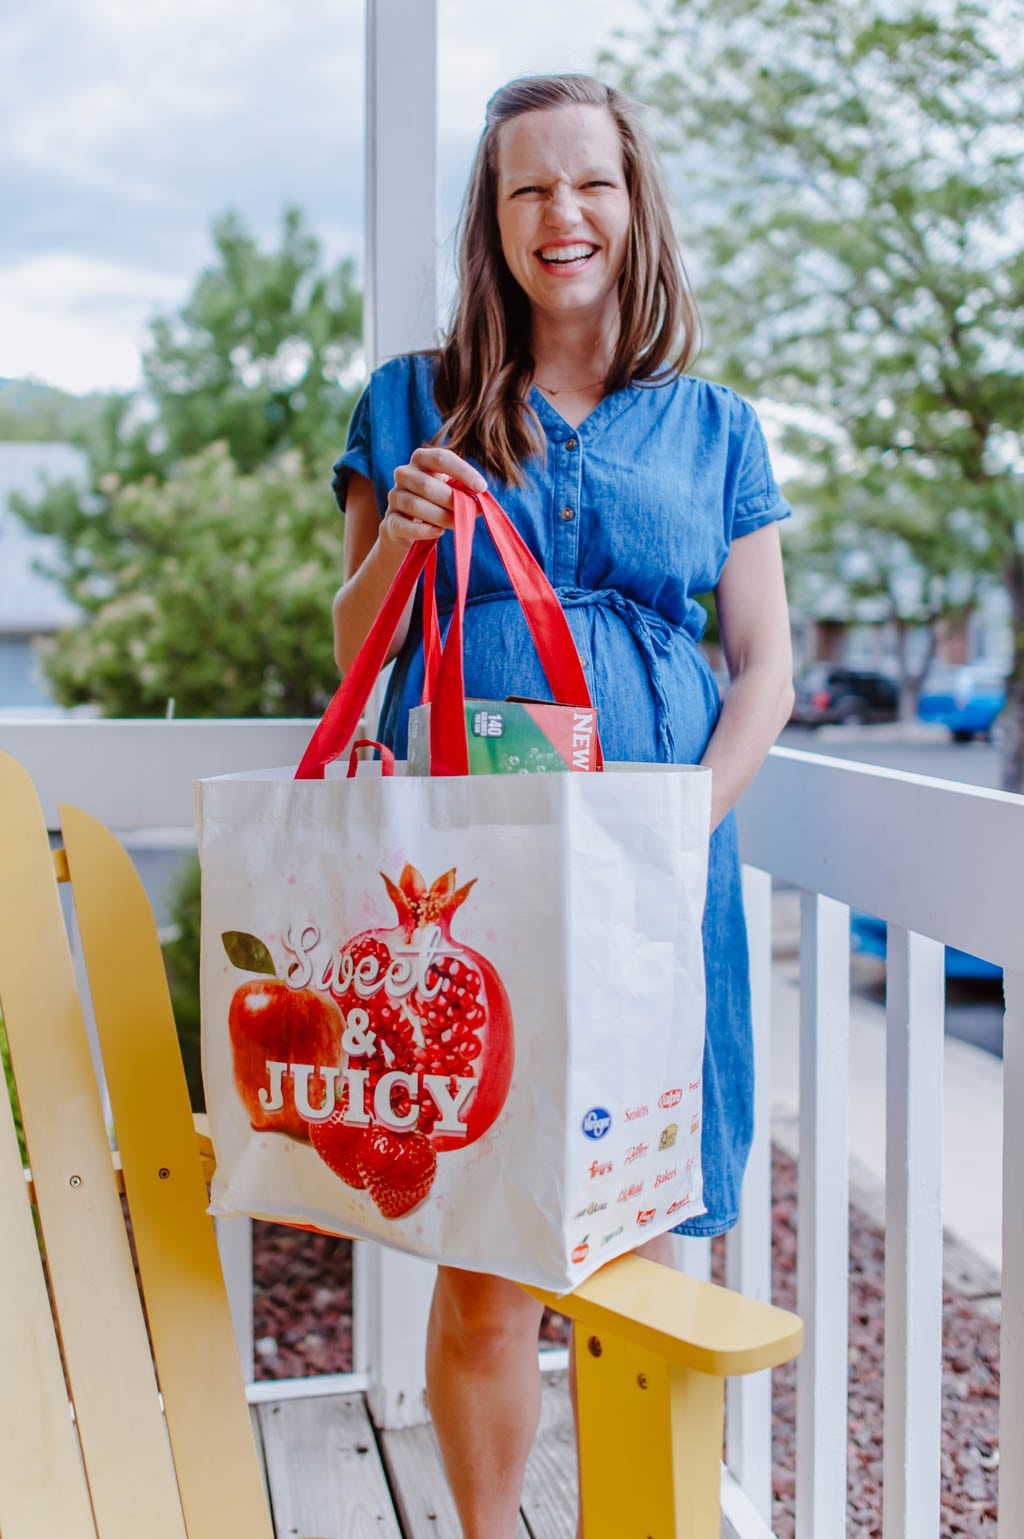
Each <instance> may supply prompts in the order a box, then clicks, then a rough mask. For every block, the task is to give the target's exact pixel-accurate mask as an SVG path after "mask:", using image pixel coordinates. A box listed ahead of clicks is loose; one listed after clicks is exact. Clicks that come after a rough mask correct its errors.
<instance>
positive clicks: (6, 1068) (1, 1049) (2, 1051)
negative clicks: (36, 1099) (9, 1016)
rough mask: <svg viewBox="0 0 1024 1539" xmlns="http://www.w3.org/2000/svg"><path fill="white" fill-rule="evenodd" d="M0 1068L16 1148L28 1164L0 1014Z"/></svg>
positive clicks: (9, 1051) (8, 1052)
mask: <svg viewBox="0 0 1024 1539" xmlns="http://www.w3.org/2000/svg"><path fill="white" fill-rule="evenodd" d="M0 1069H2V1070H3V1078H4V1084H5V1093H6V1095H7V1096H8V1098H9V1100H10V1103H11V1112H12V1114H13V1116H14V1131H15V1132H16V1133H17V1135H18V1148H19V1150H20V1151H21V1163H22V1164H23V1165H27V1164H28V1155H27V1154H26V1152H25V1134H24V1132H23V1131H22V1126H21V1108H20V1107H19V1105H18V1093H17V1091H16V1090H15V1088H14V1070H13V1068H12V1067H11V1050H10V1048H9V1047H8V1045H7V1033H6V1031H5V1030H4V1018H3V1016H2V1015H0Z"/></svg>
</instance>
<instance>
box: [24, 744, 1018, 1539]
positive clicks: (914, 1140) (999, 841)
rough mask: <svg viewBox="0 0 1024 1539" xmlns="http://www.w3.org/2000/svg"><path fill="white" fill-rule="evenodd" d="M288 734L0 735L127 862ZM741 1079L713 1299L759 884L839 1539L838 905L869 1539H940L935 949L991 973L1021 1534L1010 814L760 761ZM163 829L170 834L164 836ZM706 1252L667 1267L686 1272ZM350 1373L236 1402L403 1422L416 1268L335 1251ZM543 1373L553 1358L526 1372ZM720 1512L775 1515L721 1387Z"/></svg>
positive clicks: (1012, 1506) (756, 1424) (755, 1184)
mask: <svg viewBox="0 0 1024 1539" xmlns="http://www.w3.org/2000/svg"><path fill="white" fill-rule="evenodd" d="M310 725H311V724H310V723H308V722H191V721H178V722H173V723H164V722H130V721H122V722H113V721H111V722H92V721H90V722H31V723H28V722H26V723H18V722H0V747H2V748H4V749H6V750H7V751H8V752H10V753H13V754H14V755H15V756H16V757H17V758H19V759H20V760H21V761H22V762H23V763H24V764H25V765H26V766H27V767H28V769H29V770H30V772H31V773H32V775H33V777H34V779H35V782H36V784H37V786H38V787H39V789H40V792H41V795H42V798H43V803H44V808H45V810H46V814H47V819H48V821H49V822H50V824H51V825H52V826H56V824H57V820H58V817H57V806H58V801H59V800H66V801H70V802H73V803H74V804H76V805H78V806H81V807H84V808H86V809H87V810H88V811H90V812H92V813H94V814H95V815H96V816H97V817H100V818H102V819H103V820H104V821H105V822H107V823H109V824H110V825H111V826H112V827H115V828H117V829H118V830H120V831H121V832H122V834H123V835H125V836H127V842H129V843H134V844H135V845H136V846H137V847H145V845H147V844H149V843H153V842H157V838H156V837H155V836H154V835H153V834H152V832H150V833H146V832H144V831H145V830H150V831H152V830H154V829H161V830H164V832H162V833H161V834H160V835H159V836H158V842H159V843H160V844H162V845H164V846H166V845H167V844H168V842H170V843H179V844H181V845H182V846H184V845H187V844H188V843H189V842H190V840H191V792H190V787H191V782H192V780H193V779H194V778H196V777H199V776H205V775H210V774H220V773H226V772H229V771H231V770H237V769H243V768H255V767H258V766H270V765H275V764H276V765H280V764H294V763H295V762H297V760H298V757H299V754H300V751H301V749H302V747H303V746H304V745H305V741H306V739H307V737H308V734H309V730H310ZM740 821H741V836H742V845H743V851H744V855H745V858H746V861H747V863H748V864H747V865H746V867H745V870H744V893H745V900H746V907H747V916H748V925H749V931H750V946H751V969H752V985H753V998H754V1020H755V1039H756V1055H757V1071H758V1092H757V1094H758V1103H757V1131H756V1137H755V1145H754V1150H753V1153H752V1156H751V1161H750V1166H749V1169H748V1174H747V1180H746V1185H745V1188H744V1203H743V1217H742V1220H741V1223H740V1225H739V1226H738V1228H737V1229H736V1230H735V1231H734V1232H733V1233H732V1234H731V1235H730V1236H729V1237H728V1242H727V1251H726V1255H727V1271H728V1280H729V1282H730V1284H731V1285H732V1286H734V1287H738V1288H740V1289H741V1290H742V1291H744V1292H746V1293H749V1294H752V1295H754V1296H756V1297H761V1298H769V1297H770V1290H771V1271H770V1261H771V1221H770V1220H771V1151H770V1115H769V1112H770V1108H769V1101H768V1097H769V1090H768V1087H769V1083H770V1049H771V1024H770V1000H771V987H770V971H771V886H772V877H773V876H774V877H775V878H779V879H782V880H784V881H786V882H788V883H792V884H794V885H796V886H797V887H799V888H800V889H801V892H802V899H801V907H802V932H801V959H800V967H801V999H800V1016H801V1022H800V1151H799V1161H800V1166H799V1169H800V1176H799V1182H800V1185H799V1203H800V1226H799V1253H798V1271H799V1277H798V1294H799V1309H800V1312H801V1314H802V1315H803V1317H804V1320H805V1325H806V1346H805V1350H804V1353H803V1356H802V1358H801V1359H800V1364H799V1376H798V1430H797V1539H844V1536H845V1534H846V1448H847V1397H846V1383H847V1373H848V1364H847V1326H846V1321H847V1310H848V1288H847V1270H848V1232H847V1225H848V1220H847V1136H846V1130H847V1104H846V1103H847V1084H848V1080H847V1074H846V1064H847V1061H848V1059H847V1053H848V1030H849V940H848V934H849V915H848V906H855V907H857V908H860V909H863V910H866V911H867V912H869V913H873V914H877V915H879V916H880V917H882V918H885V919H887V920H888V921H889V959H888V969H887V970H888V999H887V1039H888V1053H887V1065H886V1081H887V1115H886V1137H887V1145H888V1158H887V1162H886V1170H887V1177H886V1183H887V1185H886V1317H885V1334H886V1359H885V1384H886V1397H885V1535H886V1539H937V1536H938V1534H939V1531H940V1530H939V1491H940V1483H939V1426H940V1406H941V1400H940V1387H941V1297H942V1208H941V1192H940V1184H941V1182H940V1171H941V1155H942V1150H941V1111H940V1108H941V1088H942V1086H941V1074H942V1051H941V1049H942V1033H943V987H942V967H943V961H942V947H941V944H939V943H941V942H945V943H947V944H950V945H955V946H958V947H959V948H960V949H962V950H965V951H970V952H973V953H974V954H976V955H979V956H982V957H985V958H986V959H988V960H990V961H992V962H996V963H998V964H1000V965H1002V967H1003V968H1004V969H1005V973H1006V999H1007V1015H1006V1030H1005V1048H1004V1051H1005V1060H1004V1074H1005V1078H1004V1085H1005V1104H1006V1111H1007V1115H1006V1117H1005V1131H1004V1161H1003V1170H1004V1179H1003V1192H1004V1198H1003V1266H1004V1276H1003V1288H1002V1296H1003V1305H1002V1308H1003V1315H1002V1319H1003V1326H1002V1333H1003V1334H1002V1365H1001V1368H1002V1400H1001V1417H1002V1421H1001V1461H1000V1463H1001V1471H1002V1490H1001V1501H1000V1518H1001V1530H1000V1531H1001V1532H1003V1533H1007V1534H1018V1533H1024V1217H1022V1212H1024V1209H1022V1205H1021V1203H1020V1201H1019V1199H1018V1198H1017V1194H1016V1189H1015V1179H1014V1178H1015V1177H1016V1176H1017V1174H1018V1172H1020V1171H1021V1170H1022V1169H1024V1117H1022V1116H1021V1115H1020V1107H1021V1106H1022V1105H1024V933H1022V927H1021V924H1020V916H1021V915H1022V914H1024V803H1022V802H1021V800H1020V799H1019V798H1016V797H1011V796H1006V795H1004V794H1002V793H1000V792H995V791H984V790H978V789H976V788H973V787H967V786H960V785H953V784H949V783H946V782H939V781H933V780H927V779H924V778H922V777H918V776H911V775H904V774H899V773H896V772H893V771H888V770H880V769H874V768H870V767H866V766H861V765H853V764H850V763H848V762H846V761H840V760H829V759H822V758H819V757H816V756H812V755H807V754H801V753H794V752H791V751H787V750H783V749H776V750H775V751H774V752H773V753H772V755H771V756H770V758H769V760H768V762H767V763H766V764H765V766H764V768H763V769H762V771H761V774H760V775H759V777H758V779H757V781H756V782H755V784H754V785H753V786H752V787H751V788H750V790H749V791H748V792H747V794H746V796H745V798H744V801H743V803H742V806H741V809H740ZM168 830H171V831H172V832H170V833H169V832H167V831H168ZM221 1227H222V1231H223V1233H224V1236H225V1246H224V1255H225V1263H226V1269H227V1271H228V1276H229V1281H230V1284H231V1291H232V1295H233V1298H234V1301H235V1318H236V1329H237V1331H238V1334H239V1340H240V1350H241V1352H242V1356H243V1361H244V1362H246V1363H247V1364H248V1370H249V1377H250V1378H251V1377H252V1324H251V1322H252V1312H251V1253H250V1251H249V1248H248V1241H247V1237H246V1225H245V1224H244V1222H240V1221H232V1222H229V1223H226V1224H224V1225H222V1226H221ZM708 1253H709V1248H708V1246H707V1244H706V1243H703V1244H701V1243H697V1244H695V1243H694V1242H687V1243H686V1244H685V1245H681V1246H680V1264H682V1265H685V1266H686V1268H687V1269H688V1270H695V1271H697V1272H700V1273H704V1274H706V1272H707V1270H708ZM355 1254H356V1258H357V1264H356V1276H355V1289H354V1293H355V1299H354V1316H355V1318H354V1322H353V1327H354V1328H353V1339H354V1355H355V1361H354V1372H353V1374H351V1375H340V1376H338V1375H334V1376H331V1377H330V1378H325V1377H323V1378H319V1379H302V1380H296V1381H293V1382H291V1383H286V1384H282V1383H281V1382H280V1381H277V1382H276V1383H274V1384H273V1385H272V1386H268V1388H267V1391H264V1390H263V1386H262V1385H255V1384H254V1385H253V1386H252V1391H251V1392H252V1395H253V1398H258V1397H259V1396H260V1395H261V1394H263V1393H264V1392H270V1393H273V1395H274V1396H275V1397H279V1396H281V1395H282V1394H289V1393H292V1394H303V1395H308V1394H310V1393H317V1392H327V1391H330V1392H333V1391H335V1390H338V1389H342V1388H350V1389H356V1388H360V1389H366V1390H368V1392H369V1394H370V1397H371V1401H372V1403H373V1407H374V1412H375V1415H376V1416H377V1418H378V1420H379V1421H380V1423H381V1424H382V1425H387V1426H397V1425H404V1424H409V1423H412V1422H415V1421H417V1420H421V1419H422V1418H423V1417H424V1415H425V1410H424V1400H423V1373H422V1358H423V1352H422V1342H423V1332H424V1325H425V1316H426V1307H427V1302H428V1300H429V1295H430V1289H431V1286H432V1268H430V1267H428V1266H427V1265H425V1264H424V1263H422V1262H417V1261H414V1260H411V1259H409V1258H407V1257H403V1256H398V1255H396V1254H394V1253H392V1252H386V1251H383V1250H381V1249H379V1248H377V1247H374V1246H371V1245H359V1246H357V1247H356V1248H355ZM542 1356H543V1357H544V1358H545V1359H547V1360H548V1361H549V1362H550V1361H554V1362H559V1363H560V1362H564V1354H561V1353H545V1354H542ZM727 1458H728V1471H727V1473H726V1475H725V1478H724V1481H723V1496H724V1500H725V1508H726V1512H727V1515H728V1516H729V1518H730V1520H731V1522H732V1524H733V1527H734V1528H735V1530H736V1531H737V1533H738V1534H739V1535H740V1536H741V1539H764V1536H765V1535H766V1534H767V1533H768V1531H769V1530H768V1524H769V1522H770V1513H771V1386H770V1380H769V1378H768V1376H767V1375H761V1376H759V1377H755V1378H752V1379H748V1380H743V1381H742V1382H740V1383H739V1384H737V1385H735V1386H733V1392H732V1393H731V1395H730V1399H729V1407H728V1426H727Z"/></svg>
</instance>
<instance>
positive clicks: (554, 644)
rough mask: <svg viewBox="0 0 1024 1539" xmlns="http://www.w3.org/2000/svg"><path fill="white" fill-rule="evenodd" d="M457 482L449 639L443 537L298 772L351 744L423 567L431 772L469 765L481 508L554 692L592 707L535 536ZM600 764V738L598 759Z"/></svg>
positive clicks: (415, 571) (368, 648)
mask: <svg viewBox="0 0 1024 1539" xmlns="http://www.w3.org/2000/svg"><path fill="white" fill-rule="evenodd" d="M451 487H452V509H453V517H454V521H455V528H454V534H455V574H456V595H455V609H454V612H453V614H452V619H451V624H450V626H449V629H448V636H447V638H446V640H445V644H444V647H443V648H442V646H441V639H440V628H439V626H438V620H437V599H436V592H435V585H436V572H437V550H436V545H435V543H434V542H431V543H430V544H429V545H428V544H427V543H426V542H425V541H421V542H419V543H417V544H416V545H414V546H413V547H412V548H411V549H410V551H409V554H408V555H407V556H406V558H405V561H404V562H403V563H402V566H401V568H400V569H399V571H398V574H397V576H396V577H395V580H394V582H393V583H392V584H391V587H390V589H389V590H388V593H387V596H386V597H385V599H384V603H383V604H382V605H381V608H380V612H379V614H378V615H377V618H376V620H375V621H374V622H373V625H372V626H371V628H370V632H369V635H368V636H367V638H366V640H365V642H364V643H363V645H362V647H361V648H360V649H359V652H358V653H357V654H356V657H355V660H354V661H353V663H352V666H351V668H350V669H349V670H348V672H347V673H346V675H345V677H344V679H343V680H342V682H341V684H340V685H339V687H338V689H337V691H336V692H335V695H334V698H333V699H332V700H331V702H330V704H329V705H328V707H327V709H326V711H325V712H324V714H323V717H322V719H321V720H320V722H319V724H318V726H317V728H316V730H315V732H314V733H313V736H312V737H311V739H310V741H309V745H308V746H307V748H306V751H305V753H304V754H303V756H302V761H301V763H300V764H299V767H298V769H297V770H296V772H295V778H296V780H321V779H323V773H324V766H325V765H326V764H329V763H330V762H331V761H332V760H333V759H336V758H337V757H338V755H339V754H341V753H343V752H344V750H345V747H346V745H347V744H348V743H349V742H350V741H351V739H352V736H353V734H354V733H355V731H356V728H357V727H358V725H359V721H360V719H361V717H362V713H363V711H364V709H365V707H366V702H367V701H368V700H369V698H370V693H371V691H372V689H373V685H374V683H375V681H376V678H377V675H378V674H379V673H380V670H381V668H382V667H383V666H384V660H385V658H386V657H387V651H388V647H389V646H390V644H391V641H392V638H393V637H394V634H395V632H396V630H397V629H398V626H399V623H400V621H401V618H402V615H403V614H404V613H405V606H406V604H407V603H408V601H409V599H410V598H411V597H412V594H413V592H414V591H415V587H416V583H417V581H418V580H419V576H420V573H421V572H424V573H425V579H424V595H423V635H424V653H425V666H424V680H425V682H424V699H425V701H427V702H433V704H434V710H433V711H432V712H431V722H430V768H431V774H434V775H466V774H468V773H469V745H468V740H467V737H466V709H465V694H466V691H465V682H464V670H463V629H464V622H465V612H466V600H467V597H468V593H469V576H470V565H471V558H472V551H473V534H474V530H475V527H476V519H477V511H478V510H479V512H480V514H481V515H482V516H483V519H484V521H485V523H486V524H487V528H488V530H489V531H490V535H491V538H492V540H493V541H494V545H495V549H496V550H497V552H498V555H499V557H500V559H501V562H502V564H503V566H504V567H505V571H506V573H507V575H508V579H509V584H510V586H511V588H512V591H513V592H514V593H515V595H516V597H517V599H518V600H519V603H520V605H521V606H522V609H523V613H524V615H525V617H526V623H527V626H528V628H529V631H530V635H531V636H532V637H533V642H534V645H535V647H536V648H537V654H538V656H539V658H540V662H541V667H542V668H543V670H544V676H545V678H546V679H547V681H548V686H549V688H550V689H551V692H552V695H553V696H554V699H555V700H556V702H558V703H559V704H562V705H578V706H582V707H584V708H585V709H592V704H593V703H592V701H591V698H590V689H589V686H588V684H587V679H586V675H585V674H584V672H583V665H582V663H581V662H580V658H579V653H578V652H577V650H576V643H575V641H574V640H573V635H572V631H571V630H570V629H569V622H568V621H567V619H566V618H565V612H564V610H563V609H562V606H561V604H560V603H559V602H558V595H557V594H556V593H555V591H554V589H553V588H552V586H551V584H550V583H549V582H548V580H547V578H546V577H545V575H544V572H543V570H542V569H541V567H540V566H539V565H538V563H537V561H536V560H535V558H534V556H533V555H532V554H531V552H530V549H529V547H528V546H527V544H526V542H525V541H524V540H523V539H522V537H521V535H520V534H519V532H518V530H517V529H516V528H515V526H514V525H513V523H512V521H511V519H510V518H509V516H508V514H507V513H506V512H505V511H504V509H503V508H502V507H500V505H499V504H498V503H497V502H496V501H495V499H494V498H493V497H492V496H491V494H490V493H489V492H473V491H470V490H469V488H468V487H465V486H463V485H462V483H461V482H458V481H452V482H451ZM601 763H602V759H601V751H600V746H598V765H599V766H600V765H601Z"/></svg>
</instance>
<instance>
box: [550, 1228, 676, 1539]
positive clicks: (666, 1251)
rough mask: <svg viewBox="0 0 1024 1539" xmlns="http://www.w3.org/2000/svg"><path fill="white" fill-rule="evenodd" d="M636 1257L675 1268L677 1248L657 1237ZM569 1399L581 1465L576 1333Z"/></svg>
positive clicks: (579, 1535) (579, 1538)
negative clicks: (643, 1257) (642, 1257)
mask: <svg viewBox="0 0 1024 1539" xmlns="http://www.w3.org/2000/svg"><path fill="white" fill-rule="evenodd" d="M634 1255H637V1256H646V1258H647V1260H648V1261H658V1262H660V1263H661V1264H662V1266H675V1264H676V1260H675V1246H674V1244H673V1241H672V1236H671V1235H670V1234H659V1235H656V1236H655V1238H654V1239H653V1240H648V1241H647V1243H646V1244H645V1245H638V1246H637V1248H636V1250H635V1252H634ZM569 1398H570V1400H571V1401H572V1418H573V1421H574V1423H575V1425H576V1460H577V1465H578V1464H579V1452H580V1422H579V1401H578V1399H577V1395H576V1333H575V1331H573V1333H572V1334H571V1335H570V1337H569ZM576 1539H583V1509H582V1500H581V1505H580V1510H579V1515H578V1517H577V1519H576Z"/></svg>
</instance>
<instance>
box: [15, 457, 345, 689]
mask: <svg viewBox="0 0 1024 1539" xmlns="http://www.w3.org/2000/svg"><path fill="white" fill-rule="evenodd" d="M102 489H103V492H104V504H103V506H102V508H100V509H98V510H97V511H96V513H94V514H93V515H91V516H90V517H87V518H84V519H83V520H82V523H81V525H80V528H79V531H78V535H77V538H76V540H75V541H74V543H73V544H70V543H69V544H66V545H65V555H64V562H65V564H64V567H63V570H62V572H61V574H60V575H61V578H62V583H63V586H64V587H65V589H66V591H67V592H68V594H69V595H70V597H71V598H72V599H73V600H74V601H75V602H76V603H77V604H78V605H79V607H80V608H81V610H82V614H83V620H82V623H81V624H80V625H76V626H73V627H71V628H69V629H67V630H65V631H62V632H61V633H60V634H59V635H58V636H57V637H55V638H54V639H53V640H52V641H51V642H50V643H49V644H48V647H47V650H46V651H45V652H44V661H45V664H46V669H47V672H48V674H49V676H50V678H51V679H52V681H53V683H54V685H55V687H56V689H57V691H58V693H59V696H60V698H61V699H62V700H63V701H65V702H66V703H69V704H75V703H77V702H79V701H92V702H94V703H96V704H98V705H99V706H100V707H101V709H102V710H103V711H104V713H105V714H107V715H109V716H154V715H163V714H164V712H165V708H166V705H167V701H168V699H169V698H171V697H173V698H174V700H175V702H176V712H177V714H178V715H182V716H225V715H235V716H307V715H314V714H319V712H320V711H321V710H322V709H323V706H324V704H325V703H326V700H327V698H328V697H329V694H330V692H331V690H332V689H333V686H334V681H335V678H336V671H335V667H334V661H333V653H332V640H331V627H330V608H331V600H332V597H333V595H334V592H335V589H336V588H337V585H338V580H339V574H340V572H341V569H342V529H341V524H340V520H338V519H336V518H333V519H332V517H331V512H330V506H329V504H328V503H327V497H326V495H325V490H324V487H323V486H321V485H320V484H319V483H317V482H315V481H311V480H310V479H309V478H308V477H307V476H306V475H304V473H303V471H302V466H301V462H300V460H299V457H298V455H297V454H292V455H286V456H283V457H282V458H281V459H279V460H278V461H277V462H276V463H275V464H274V465H270V466H267V467H265V468H264V469H262V470H261V471H260V472H259V473H258V474H255V475H243V474H242V473H241V472H240V471H239V470H238V469H237V467H236V466H235V463H234V461H233V460H232V458H231V456H230V454H229V453H228V450H227V448H226V446H225V445H224V444H214V445H211V446H210V447H209V448H208V449H205V450H203V451H202V452H201V453H200V454H198V455H196V456H195V458H193V459H190V460H185V461H183V462H182V463H181V465H180V466H179V467H178V469H177V472H176V473H175V475H173V476H172V477H170V478H169V479H168V480H167V481H163V482H158V481H155V480H153V479H147V480H145V481H141V482H137V483H132V482H130V483H128V484H127V485H120V484H118V483H117V480H116V477H114V476H110V477H105V478H104V480H103V483H102Z"/></svg>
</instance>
